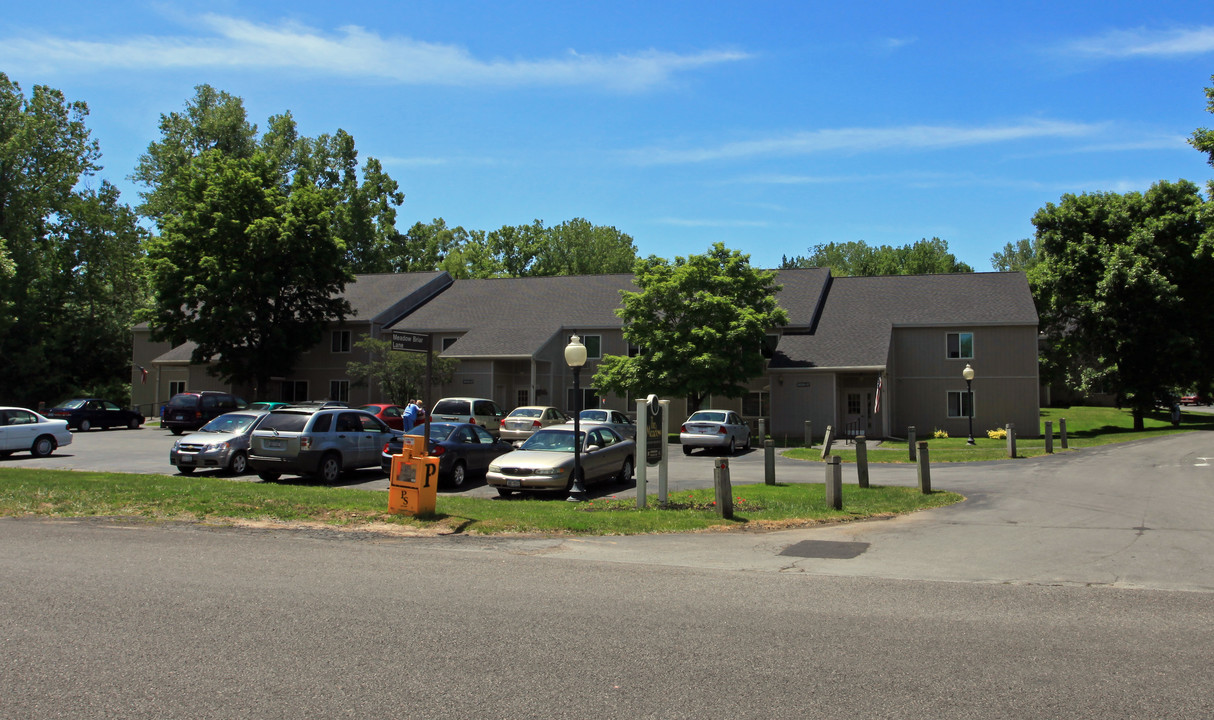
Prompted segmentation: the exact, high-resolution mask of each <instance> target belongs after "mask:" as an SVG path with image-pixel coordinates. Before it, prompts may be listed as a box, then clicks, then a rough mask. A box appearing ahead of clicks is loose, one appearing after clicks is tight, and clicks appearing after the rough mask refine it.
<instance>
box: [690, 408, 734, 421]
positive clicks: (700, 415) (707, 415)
mask: <svg viewBox="0 0 1214 720" xmlns="http://www.w3.org/2000/svg"><path fill="white" fill-rule="evenodd" d="M687 422H718V423H723V422H725V413H723V412H712V411H709V410H701V411H699V412H697V413H692V414H691V417H689V418H687Z"/></svg>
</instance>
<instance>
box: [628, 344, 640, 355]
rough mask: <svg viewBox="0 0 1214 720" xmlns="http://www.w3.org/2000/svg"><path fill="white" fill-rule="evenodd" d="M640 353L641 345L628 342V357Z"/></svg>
mask: <svg viewBox="0 0 1214 720" xmlns="http://www.w3.org/2000/svg"><path fill="white" fill-rule="evenodd" d="M640 354H641V346H640V345H633V344H632V343H628V357H636V356H637V355H640Z"/></svg>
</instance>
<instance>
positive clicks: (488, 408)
mask: <svg viewBox="0 0 1214 720" xmlns="http://www.w3.org/2000/svg"><path fill="white" fill-rule="evenodd" d="M505 416H506V413H504V412H502V409H501V408H499V407H498V406H497V403H495V402H493V401H492V400H486V399H485V398H469V397H451V398H443V399H442V400H439V401H438V402H436V403H434V407H433V408H432V409H431V410H430V421H431V422H455V423H461V422H466V423H471V424H473V425H480V426H481V427H483V428H485V429H486V430H488V431H489V433H490V434H491V435H493V436H494V437H497V436H499V435H500V434H501V432H502V418H503V417H505Z"/></svg>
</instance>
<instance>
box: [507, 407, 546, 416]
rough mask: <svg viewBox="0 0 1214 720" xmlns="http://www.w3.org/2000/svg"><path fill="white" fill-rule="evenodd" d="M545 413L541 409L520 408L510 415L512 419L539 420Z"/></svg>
mask: <svg viewBox="0 0 1214 720" xmlns="http://www.w3.org/2000/svg"><path fill="white" fill-rule="evenodd" d="M543 414H544V411H543V410H541V409H540V408H518V409H516V410H514V411H513V412H511V413H510V417H512V418H537V417H539V416H540V415H543Z"/></svg>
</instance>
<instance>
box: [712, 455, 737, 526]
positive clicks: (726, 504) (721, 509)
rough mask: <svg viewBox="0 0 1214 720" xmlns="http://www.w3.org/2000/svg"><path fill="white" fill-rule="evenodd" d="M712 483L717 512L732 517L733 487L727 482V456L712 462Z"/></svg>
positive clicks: (724, 516) (725, 516) (727, 517)
mask: <svg viewBox="0 0 1214 720" xmlns="http://www.w3.org/2000/svg"><path fill="white" fill-rule="evenodd" d="M712 485H713V488H714V490H715V491H716V501H717V514H718V515H720V516H721V517H723V518H725V519H726V520H729V519H731V518H733V487H732V486H731V485H730V483H729V458H717V459H716V460H714V461H713V464H712Z"/></svg>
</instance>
